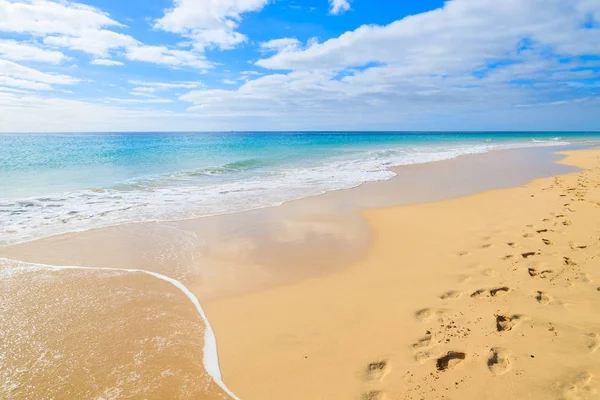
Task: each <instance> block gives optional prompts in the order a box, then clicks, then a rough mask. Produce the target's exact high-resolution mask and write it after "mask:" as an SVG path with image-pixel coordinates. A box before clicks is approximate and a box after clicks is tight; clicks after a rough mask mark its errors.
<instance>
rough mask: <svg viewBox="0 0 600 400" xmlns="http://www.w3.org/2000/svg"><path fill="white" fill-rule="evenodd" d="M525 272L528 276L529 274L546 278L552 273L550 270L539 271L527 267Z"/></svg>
mask: <svg viewBox="0 0 600 400" xmlns="http://www.w3.org/2000/svg"><path fill="white" fill-rule="evenodd" d="M527 272H528V273H529V276H531V277H536V276H539V277H540V278H542V279H546V278H547V277H548V276H549V275H550V274H551V273H552V270H550V269H546V270H544V271H542V272H540V271H538V270H537V269H536V268H529V269H528V270H527Z"/></svg>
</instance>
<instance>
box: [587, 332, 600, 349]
mask: <svg viewBox="0 0 600 400" xmlns="http://www.w3.org/2000/svg"><path fill="white" fill-rule="evenodd" d="M588 337H589V338H590V340H589V343H588V349H589V350H590V353H595V352H596V350H598V349H599V348H600V336H598V335H597V334H596V333H589V334H588Z"/></svg>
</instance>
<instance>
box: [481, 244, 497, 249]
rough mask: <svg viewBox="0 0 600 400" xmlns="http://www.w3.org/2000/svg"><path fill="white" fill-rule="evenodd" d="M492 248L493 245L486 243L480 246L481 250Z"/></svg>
mask: <svg viewBox="0 0 600 400" xmlns="http://www.w3.org/2000/svg"><path fill="white" fill-rule="evenodd" d="M493 246H494V245H493V244H491V243H486V244H484V245H482V246H481V248H482V249H489V248H491V247H493Z"/></svg>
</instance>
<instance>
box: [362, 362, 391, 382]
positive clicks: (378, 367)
mask: <svg viewBox="0 0 600 400" xmlns="http://www.w3.org/2000/svg"><path fill="white" fill-rule="evenodd" d="M389 372H390V366H389V363H388V362H387V360H381V361H375V362H372V363H369V364H368V365H367V368H366V369H365V379H366V380H368V381H379V382H381V381H382V380H383V378H385V376H386V375H387V374H388V373H389Z"/></svg>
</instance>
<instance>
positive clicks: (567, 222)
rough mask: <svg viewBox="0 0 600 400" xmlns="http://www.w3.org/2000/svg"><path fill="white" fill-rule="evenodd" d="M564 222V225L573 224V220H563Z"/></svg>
mask: <svg viewBox="0 0 600 400" xmlns="http://www.w3.org/2000/svg"><path fill="white" fill-rule="evenodd" d="M562 224H563V225H564V226H569V225H571V224H572V222H571V221H570V220H566V221H563V223H562Z"/></svg>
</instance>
